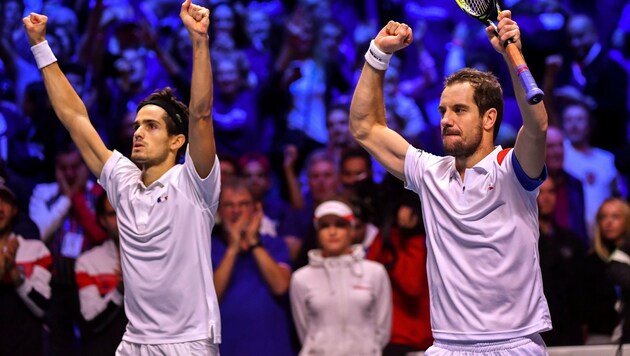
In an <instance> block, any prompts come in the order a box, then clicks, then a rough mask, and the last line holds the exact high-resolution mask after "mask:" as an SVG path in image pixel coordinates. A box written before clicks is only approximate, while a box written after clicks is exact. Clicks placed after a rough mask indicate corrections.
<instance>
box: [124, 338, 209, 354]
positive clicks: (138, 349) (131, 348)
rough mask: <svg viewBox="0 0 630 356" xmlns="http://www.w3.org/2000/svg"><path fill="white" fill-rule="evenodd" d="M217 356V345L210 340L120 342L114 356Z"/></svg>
mask: <svg viewBox="0 0 630 356" xmlns="http://www.w3.org/2000/svg"><path fill="white" fill-rule="evenodd" d="M158 355H159V356H179V355H182V356H184V355H185V356H219V345H217V344H214V343H212V342H211V341H210V339H205V340H196V341H190V342H180V343H174V344H135V343H132V342H128V341H125V340H123V341H121V342H120V345H118V348H117V349H116V356H158Z"/></svg>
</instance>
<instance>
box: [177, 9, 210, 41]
mask: <svg viewBox="0 0 630 356" xmlns="http://www.w3.org/2000/svg"><path fill="white" fill-rule="evenodd" d="M179 17H180V18H181V19H182V22H183V23H184V26H186V29H187V30H188V34H189V35H190V39H191V40H194V39H208V27H209V26H210V10H208V9H206V8H205V7H202V6H199V5H195V4H193V3H192V1H191V0H186V1H184V3H183V4H182V9H181V11H180V12H179Z"/></svg>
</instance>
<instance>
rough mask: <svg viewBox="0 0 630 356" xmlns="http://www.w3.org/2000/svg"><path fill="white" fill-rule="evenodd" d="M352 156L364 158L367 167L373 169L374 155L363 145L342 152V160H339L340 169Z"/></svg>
mask: <svg viewBox="0 0 630 356" xmlns="http://www.w3.org/2000/svg"><path fill="white" fill-rule="evenodd" d="M351 158H363V160H365V164H366V167H367V169H369V170H372V156H370V154H369V153H368V152H367V151H366V150H365V149H363V148H361V147H356V148H355V147H352V148H348V149H345V150H344V151H343V153H342V154H341V160H340V161H339V170H340V171H341V168H342V167H343V165H344V163H346V161H347V160H349V159H351Z"/></svg>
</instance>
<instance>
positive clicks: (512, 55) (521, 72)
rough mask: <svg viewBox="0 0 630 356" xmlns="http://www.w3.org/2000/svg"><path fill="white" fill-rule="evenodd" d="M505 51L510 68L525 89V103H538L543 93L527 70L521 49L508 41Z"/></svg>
mask: <svg viewBox="0 0 630 356" xmlns="http://www.w3.org/2000/svg"><path fill="white" fill-rule="evenodd" d="M505 52H506V53H507V55H508V58H509V59H510V62H511V64H512V70H514V71H515V72H516V75H517V76H518V79H519V80H520V82H521V85H522V86H523V89H525V96H526V98H527V103H528V104H529V105H534V104H538V103H540V102H541V101H542V100H543V96H544V93H543V91H542V90H541V89H540V88H539V87H538V85H537V84H536V81H535V80H534V77H533V76H532V73H531V72H530V71H529V67H527V63H525V59H524V58H523V55H522V54H521V51H519V49H518V47H516V45H515V44H513V43H508V44H507V46H506V47H505Z"/></svg>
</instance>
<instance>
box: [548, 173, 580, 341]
mask: <svg viewBox="0 0 630 356" xmlns="http://www.w3.org/2000/svg"><path fill="white" fill-rule="evenodd" d="M539 189H540V190H539V193H538V198H537V202H538V223H539V226H540V238H539V239H538V253H539V255H540V272H541V274H542V278H543V287H544V291H545V297H546V298H547V304H548V305H549V313H550V314H551V320H552V321H553V329H552V330H550V331H547V332H544V333H542V334H541V335H542V337H543V340H544V341H545V344H547V345H548V346H564V345H582V344H583V343H584V335H583V333H582V330H583V328H584V319H583V315H584V313H585V310H584V308H585V306H584V301H583V299H582V298H583V296H584V292H585V291H584V283H583V280H582V277H583V275H584V262H585V261H584V259H585V256H586V253H585V250H584V246H583V245H582V241H581V240H580V237H579V236H577V235H576V234H575V233H574V232H572V231H570V230H567V229H564V228H562V227H560V226H558V224H556V222H555V221H554V214H553V212H554V210H555V207H556V200H557V198H556V189H555V183H554V181H553V179H552V178H547V179H546V180H545V181H544V182H543V184H541V185H540V188H539Z"/></svg>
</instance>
